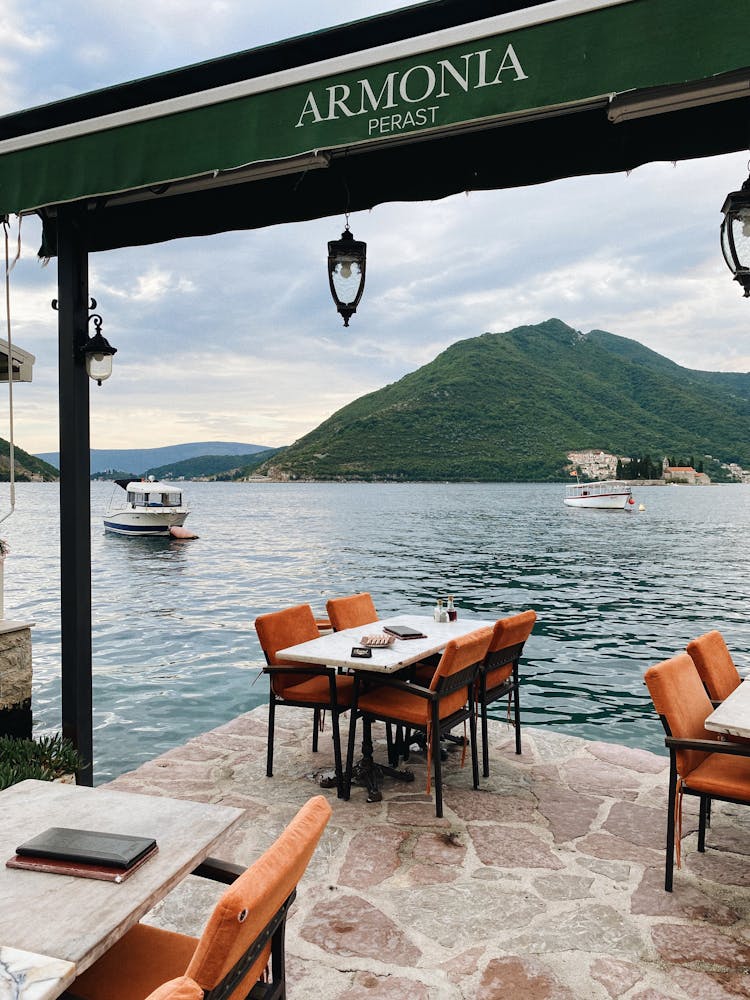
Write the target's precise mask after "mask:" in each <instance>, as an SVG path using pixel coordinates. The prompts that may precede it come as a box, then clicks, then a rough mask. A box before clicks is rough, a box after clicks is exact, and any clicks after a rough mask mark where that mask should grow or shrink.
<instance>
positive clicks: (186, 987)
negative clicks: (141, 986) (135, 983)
mask: <svg viewBox="0 0 750 1000" xmlns="http://www.w3.org/2000/svg"><path fill="white" fill-rule="evenodd" d="M146 1000H203V990H202V989H201V988H200V986H199V985H198V984H197V983H196V982H194V981H193V980H192V979H188V977H187V976H180V977H179V978H178V979H171V980H170V981H169V982H168V983H164V985H163V986H160V987H159V989H158V990H154V992H153V993H149V995H148V996H147V997H146Z"/></svg>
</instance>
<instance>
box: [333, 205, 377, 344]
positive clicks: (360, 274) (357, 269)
mask: <svg viewBox="0 0 750 1000" xmlns="http://www.w3.org/2000/svg"><path fill="white" fill-rule="evenodd" d="M366 262H367V244H366V243H362V242H361V240H355V239H354V237H353V236H352V234H351V231H350V230H349V217H348V216H347V222H346V229H345V230H344V231H343V233H342V234H341V239H340V240H330V241H329V243H328V283H329V285H330V286H331V295H332V296H333V301H334V302H335V303H336V308H337V309H338V311H339V313H340V314H341V315H342V316H343V318H344V326H349V317H350V316H352V315H353V314H354V313H355V312H356V311H357V306H358V305H359V300H360V299H361V298H362V292H363V291H364V290H365V264H366Z"/></svg>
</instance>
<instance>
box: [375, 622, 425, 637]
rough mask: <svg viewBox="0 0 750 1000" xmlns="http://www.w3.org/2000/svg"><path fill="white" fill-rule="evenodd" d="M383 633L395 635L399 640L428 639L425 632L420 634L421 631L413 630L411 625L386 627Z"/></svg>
mask: <svg viewBox="0 0 750 1000" xmlns="http://www.w3.org/2000/svg"><path fill="white" fill-rule="evenodd" d="M383 631H384V632H390V634H391V635H395V636H396V638H397V639H426V638H427V636H426V635H425V634H424V632H420V631H419V629H416V628H412V627H411V626H410V625H384V626H383Z"/></svg>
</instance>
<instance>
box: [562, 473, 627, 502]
mask: <svg viewBox="0 0 750 1000" xmlns="http://www.w3.org/2000/svg"><path fill="white" fill-rule="evenodd" d="M564 502H565V505H566V506H567V507H592V508H594V509H595V510H630V509H631V508H632V507H633V505H634V504H635V500H634V499H633V494H632V492H631V490H630V487H629V486H628V484H627V483H622V482H618V480H616V479H608V480H605V481H602V482H599V483H576V485H575V486H566V487H565V501H564Z"/></svg>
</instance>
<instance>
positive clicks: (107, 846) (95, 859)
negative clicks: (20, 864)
mask: <svg viewBox="0 0 750 1000" xmlns="http://www.w3.org/2000/svg"><path fill="white" fill-rule="evenodd" d="M155 846H156V841H155V840H154V839H153V838H149V837H130V836H127V835H126V834H121V833H101V832H99V831H97V830H71V829H68V828H67V827H63V826H51V827H50V828H49V829H48V830H45V831H44V832H43V833H40V834H39V835H38V836H37V837H33V838H32V839H31V840H27V841H26V843H25V844H21V845H20V847H17V848H16V854H18V855H20V856H21V857H35V858H56V859H58V860H61V861H83V862H84V863H85V864H90V865H110V866H112V867H113V868H123V869H125V868H130V867H131V866H132V865H134V864H135V863H136V862H137V861H138V860H139V859H140V858H141V857H143V855H144V854H146V853H147V852H148V851H150V850H152V849H153V848H154V847H155Z"/></svg>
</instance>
